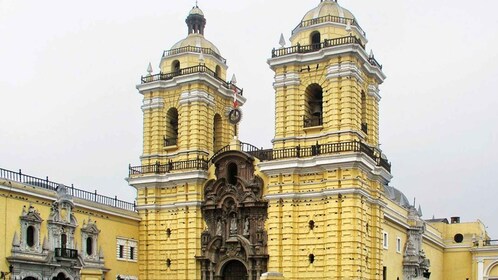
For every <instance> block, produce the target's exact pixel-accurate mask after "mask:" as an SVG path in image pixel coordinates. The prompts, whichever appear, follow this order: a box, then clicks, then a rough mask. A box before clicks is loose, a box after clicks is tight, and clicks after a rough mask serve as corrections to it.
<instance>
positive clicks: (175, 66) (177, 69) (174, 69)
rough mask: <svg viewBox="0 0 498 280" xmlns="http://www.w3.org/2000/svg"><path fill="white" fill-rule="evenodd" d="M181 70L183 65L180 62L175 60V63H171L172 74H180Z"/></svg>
mask: <svg viewBox="0 0 498 280" xmlns="http://www.w3.org/2000/svg"><path fill="white" fill-rule="evenodd" d="M180 69H181V64H180V61H178V60H174V61H173V62H172V63H171V72H172V73H179V72H180Z"/></svg>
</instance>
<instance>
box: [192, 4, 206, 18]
mask: <svg viewBox="0 0 498 280" xmlns="http://www.w3.org/2000/svg"><path fill="white" fill-rule="evenodd" d="M189 15H200V16H204V13H203V12H202V10H201V9H200V8H199V7H198V6H195V7H193V8H192V10H190V13H189Z"/></svg>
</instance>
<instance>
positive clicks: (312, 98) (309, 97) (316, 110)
mask: <svg viewBox="0 0 498 280" xmlns="http://www.w3.org/2000/svg"><path fill="white" fill-rule="evenodd" d="M322 124H323V89H322V87H321V86H320V85H318V84H311V85H309V86H308V87H307V88H306V92H305V112H304V127H313V126H320V125H322Z"/></svg>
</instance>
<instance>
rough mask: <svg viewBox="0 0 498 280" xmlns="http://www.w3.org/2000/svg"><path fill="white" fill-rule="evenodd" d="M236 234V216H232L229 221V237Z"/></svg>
mask: <svg viewBox="0 0 498 280" xmlns="http://www.w3.org/2000/svg"><path fill="white" fill-rule="evenodd" d="M236 234H237V216H236V215H235V214H233V216H232V219H231V221H230V235H236Z"/></svg>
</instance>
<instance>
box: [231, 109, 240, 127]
mask: <svg viewBox="0 0 498 280" xmlns="http://www.w3.org/2000/svg"><path fill="white" fill-rule="evenodd" d="M241 118H242V112H241V111H240V110H239V109H237V108H235V109H232V110H231V111H230V113H228V120H229V121H230V123H231V124H238V123H239V122H240V119H241Z"/></svg>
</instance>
